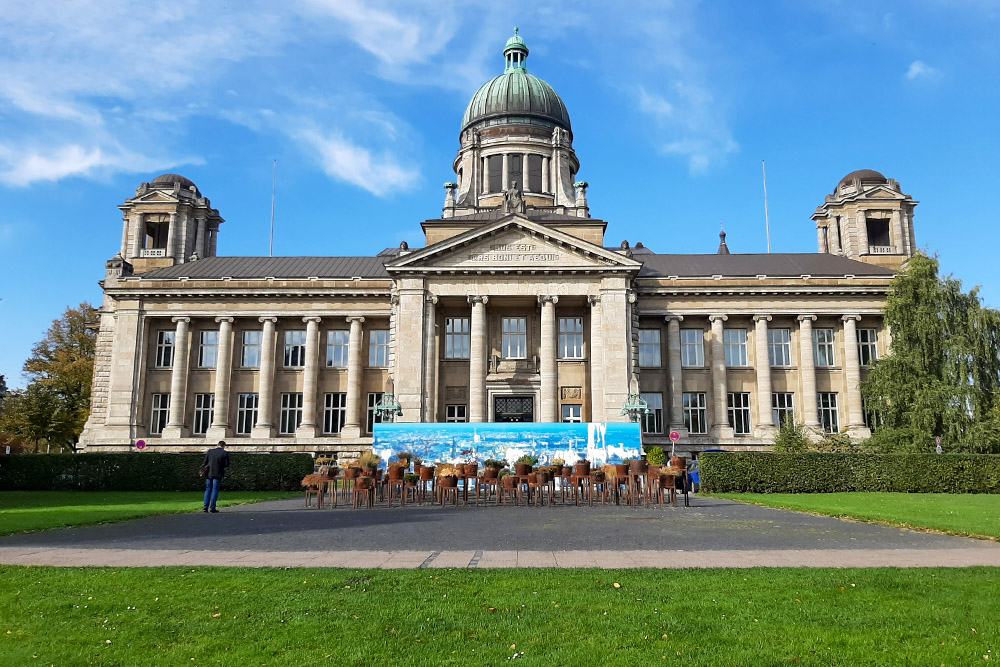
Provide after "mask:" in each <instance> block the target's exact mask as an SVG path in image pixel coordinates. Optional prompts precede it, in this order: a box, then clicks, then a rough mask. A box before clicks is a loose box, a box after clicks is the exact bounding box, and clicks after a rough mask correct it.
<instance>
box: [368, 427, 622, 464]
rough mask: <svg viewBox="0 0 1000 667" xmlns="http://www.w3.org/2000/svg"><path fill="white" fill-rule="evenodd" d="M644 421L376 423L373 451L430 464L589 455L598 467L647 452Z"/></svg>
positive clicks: (543, 461) (570, 458) (511, 461)
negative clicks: (410, 456) (644, 449)
mask: <svg viewBox="0 0 1000 667" xmlns="http://www.w3.org/2000/svg"><path fill="white" fill-rule="evenodd" d="M641 437H642V436H641V433H640V431H639V424H636V423H630V422H615V423H606V424H605V423H581V424H563V423H558V424H540V423H534V422H531V423H481V424H375V445H374V451H375V453H376V454H378V455H379V456H380V457H382V461H383V463H388V462H390V461H392V460H394V459H395V456H396V453H397V452H412V453H413V454H414V455H416V456H419V457H420V458H422V459H423V460H424V461H425V462H427V463H472V462H479V463H482V462H483V461H485V460H486V459H500V460H503V461H507V463H508V464H509V465H513V464H514V462H515V461H517V459H519V458H521V457H522V456H524V455H525V454H531V455H532V456H537V457H538V462H539V465H546V464H548V463H549V462H551V461H552V460H553V459H564V460H565V461H566V463H567V465H572V464H573V463H574V462H576V461H578V460H580V459H583V458H586V459H587V460H588V461H590V462H591V464H593V465H604V464H605V463H621V462H622V461H623V460H624V459H629V458H637V457H639V456H640V453H641V451H642V442H641Z"/></svg>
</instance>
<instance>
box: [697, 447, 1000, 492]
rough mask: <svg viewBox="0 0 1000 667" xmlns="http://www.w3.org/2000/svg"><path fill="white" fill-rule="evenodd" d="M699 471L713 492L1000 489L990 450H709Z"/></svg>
mask: <svg viewBox="0 0 1000 667" xmlns="http://www.w3.org/2000/svg"><path fill="white" fill-rule="evenodd" d="M699 474H700V476H701V488H702V489H703V490H705V491H708V492H712V493H728V492H733V493H738V492H744V493H834V492H838V491H895V492H901V493H1000V456H996V455H990V454H817V453H809V454H784V453H782V454H777V453H770V452H728V453H710V454H705V455H703V456H702V457H701V458H700V459H699Z"/></svg>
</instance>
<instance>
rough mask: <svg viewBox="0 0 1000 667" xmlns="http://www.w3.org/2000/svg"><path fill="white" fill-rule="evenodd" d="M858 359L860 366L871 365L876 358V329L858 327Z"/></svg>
mask: <svg viewBox="0 0 1000 667" xmlns="http://www.w3.org/2000/svg"><path fill="white" fill-rule="evenodd" d="M858 359H859V360H860V361H861V365H862V366H871V365H872V362H873V361H875V360H876V359H878V331H876V330H875V329H858Z"/></svg>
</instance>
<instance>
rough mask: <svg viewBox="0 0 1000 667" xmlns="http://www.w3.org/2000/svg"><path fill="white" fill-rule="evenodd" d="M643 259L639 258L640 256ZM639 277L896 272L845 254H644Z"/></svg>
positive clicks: (826, 275) (877, 273)
mask: <svg viewBox="0 0 1000 667" xmlns="http://www.w3.org/2000/svg"><path fill="white" fill-rule="evenodd" d="M637 259H640V258H637ZM641 261H642V263H643V265H642V269H640V271H639V277H640V278H647V277H648V278H656V277H666V276H677V277H679V278H694V277H699V276H718V275H721V276H726V277H729V276H733V277H746V276H759V275H766V276H768V277H773V278H777V277H789V276H790V277H799V276H805V275H809V276H824V277H829V276H846V275H854V276H876V277H880V278H882V277H891V276H892V275H893V273H894V272H893V271H892V270H891V269H886V268H883V267H881V266H875V265H874V264H866V263H865V262H859V261H857V260H853V259H847V258H846V257H839V256H837V255H829V254H826V253H775V254H770V255H767V254H763V255H746V254H745V255H658V254H649V255H643V256H642V257H641Z"/></svg>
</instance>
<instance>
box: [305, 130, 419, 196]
mask: <svg viewBox="0 0 1000 667" xmlns="http://www.w3.org/2000/svg"><path fill="white" fill-rule="evenodd" d="M296 138H297V139H299V140H300V141H301V142H302V143H303V145H304V146H306V147H307V148H308V149H310V150H311V151H312V152H313V154H314V155H315V157H316V158H317V159H318V161H319V164H320V165H321V166H322V168H323V171H324V172H325V173H326V174H327V175H328V176H331V177H333V178H336V179H339V180H343V181H346V182H348V183H352V184H353V185H356V186H358V187H359V188H363V189H364V190H367V191H368V192H371V193H372V194H373V195H376V196H379V197H384V196H388V195H391V194H393V193H394V192H398V191H400V190H408V189H410V188H411V187H413V185H414V183H416V181H417V178H418V176H419V173H418V171H417V170H416V169H415V168H413V167H405V166H403V165H401V164H400V163H399V162H398V160H397V159H396V158H395V157H394V156H393V155H392V154H391V153H388V152H383V153H382V154H379V155H375V154H373V152H372V151H371V150H369V149H367V148H364V147H362V146H358V145H357V144H355V143H353V142H351V141H350V140H349V139H346V138H344V137H343V136H341V135H339V134H337V133H335V132H334V133H323V132H321V131H319V130H303V131H302V132H300V133H298V134H297V135H296Z"/></svg>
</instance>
